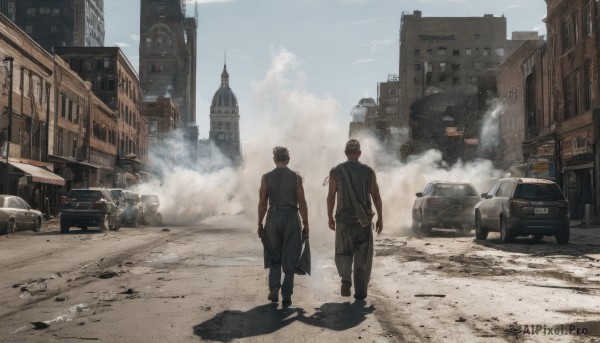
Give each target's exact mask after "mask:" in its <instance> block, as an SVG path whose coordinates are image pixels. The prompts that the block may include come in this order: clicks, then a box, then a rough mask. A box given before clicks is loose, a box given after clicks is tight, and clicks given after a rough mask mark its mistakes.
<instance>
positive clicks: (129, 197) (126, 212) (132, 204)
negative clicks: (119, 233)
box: [121, 191, 143, 227]
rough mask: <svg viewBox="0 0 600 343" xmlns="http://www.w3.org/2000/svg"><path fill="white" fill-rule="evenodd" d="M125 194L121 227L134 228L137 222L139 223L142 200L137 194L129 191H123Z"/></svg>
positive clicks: (140, 220)
mask: <svg viewBox="0 0 600 343" xmlns="http://www.w3.org/2000/svg"><path fill="white" fill-rule="evenodd" d="M123 193H124V194H125V200H123V201H124V204H125V206H124V209H123V215H122V217H121V224H122V225H131V226H133V227H136V226H137V224H138V222H139V223H141V222H142V221H143V220H142V215H143V208H142V198H141V196H140V195H139V194H138V193H135V192H131V191H123Z"/></svg>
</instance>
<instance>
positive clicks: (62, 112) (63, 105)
mask: <svg viewBox="0 0 600 343" xmlns="http://www.w3.org/2000/svg"><path fill="white" fill-rule="evenodd" d="M60 105H61V106H60V116H61V117H63V118H66V117H67V97H66V96H65V95H64V94H61V95H60Z"/></svg>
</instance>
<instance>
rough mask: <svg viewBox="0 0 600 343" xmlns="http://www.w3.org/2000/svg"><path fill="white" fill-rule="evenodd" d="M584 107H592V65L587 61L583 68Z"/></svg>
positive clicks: (587, 108)
mask: <svg viewBox="0 0 600 343" xmlns="http://www.w3.org/2000/svg"><path fill="white" fill-rule="evenodd" d="M583 92H584V94H583V96H584V99H583V109H584V110H585V111H589V110H590V109H592V67H591V65H590V63H589V62H588V63H586V65H585V67H584V68H583Z"/></svg>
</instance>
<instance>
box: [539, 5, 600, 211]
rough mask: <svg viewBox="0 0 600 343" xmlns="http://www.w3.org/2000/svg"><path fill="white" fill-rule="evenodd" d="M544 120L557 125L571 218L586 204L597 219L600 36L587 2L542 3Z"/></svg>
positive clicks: (595, 9) (595, 11) (593, 7)
mask: <svg viewBox="0 0 600 343" xmlns="http://www.w3.org/2000/svg"><path fill="white" fill-rule="evenodd" d="M546 4H547V6H548V10H547V16H546V26H547V32H548V60H549V61H548V67H549V70H548V78H549V81H550V89H552V93H551V104H550V108H549V109H550V111H549V115H550V118H551V120H554V121H556V123H557V127H556V130H557V134H558V141H559V144H560V153H559V159H560V171H561V175H560V176H561V181H562V185H563V190H564V192H565V194H566V195H567V197H568V199H569V203H570V205H571V209H572V210H571V214H572V216H575V217H583V216H584V212H585V208H586V205H590V207H589V208H590V211H592V212H593V213H588V214H589V215H590V216H597V214H598V208H599V207H600V199H599V197H598V196H597V194H598V191H600V187H599V182H600V177H599V175H598V174H599V173H598V170H599V169H598V168H599V167H600V156H599V153H600V152H599V149H598V145H597V144H598V127H599V126H600V121H599V119H600V117H599V115H598V114H599V113H600V82H599V81H600V80H599V78H598V72H597V71H598V70H599V68H600V64H599V57H600V56H599V52H600V34H599V31H598V29H599V27H598V20H597V18H598V15H599V14H600V13H599V8H598V7H599V6H598V4H597V3H596V2H595V1H590V0H574V1H567V0H546Z"/></svg>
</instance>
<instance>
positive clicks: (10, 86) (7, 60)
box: [4, 56, 14, 194]
mask: <svg viewBox="0 0 600 343" xmlns="http://www.w3.org/2000/svg"><path fill="white" fill-rule="evenodd" d="M13 62H14V58H12V57H10V56H6V57H4V63H9V66H8V70H9V73H10V75H9V78H8V134H7V140H6V175H5V180H4V193H5V194H9V192H10V187H9V182H10V165H9V164H8V159H9V156H10V140H11V139H12V112H13V94H12V93H13Z"/></svg>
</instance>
